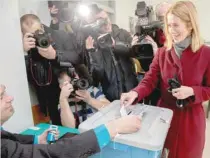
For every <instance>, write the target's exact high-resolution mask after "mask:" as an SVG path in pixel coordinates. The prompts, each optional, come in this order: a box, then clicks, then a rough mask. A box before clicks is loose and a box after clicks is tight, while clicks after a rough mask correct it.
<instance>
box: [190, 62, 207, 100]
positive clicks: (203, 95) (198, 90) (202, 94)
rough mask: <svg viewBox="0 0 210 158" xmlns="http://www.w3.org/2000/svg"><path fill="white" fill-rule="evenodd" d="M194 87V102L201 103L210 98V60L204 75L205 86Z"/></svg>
mask: <svg viewBox="0 0 210 158" xmlns="http://www.w3.org/2000/svg"><path fill="white" fill-rule="evenodd" d="M192 88H193V90H194V94H195V95H194V102H193V104H199V103H202V102H204V101H207V100H210V60H209V63H208V66H207V69H206V72H205V75H204V83H203V86H192Z"/></svg>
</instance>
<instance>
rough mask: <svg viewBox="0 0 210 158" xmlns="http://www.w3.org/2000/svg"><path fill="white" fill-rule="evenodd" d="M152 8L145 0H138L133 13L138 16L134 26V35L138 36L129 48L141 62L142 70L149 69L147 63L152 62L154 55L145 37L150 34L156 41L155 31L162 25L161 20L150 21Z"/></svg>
mask: <svg viewBox="0 0 210 158" xmlns="http://www.w3.org/2000/svg"><path fill="white" fill-rule="evenodd" d="M152 13H153V9H152V7H150V6H147V5H146V3H145V1H140V2H138V3H137V8H136V10H135V15H136V16H137V17H138V21H137V23H136V26H135V32H136V33H135V35H136V36H137V37H138V42H137V43H136V44H135V45H133V46H132V48H131V50H132V52H133V54H134V55H135V58H136V59H138V60H139V61H140V63H141V66H142V68H143V69H144V71H148V70H149V65H150V64H151V63H152V59H153V57H154V55H153V54H154V52H153V47H152V45H151V44H150V43H149V42H148V41H147V40H146V39H145V37H146V36H150V37H151V38H152V39H154V41H155V42H156V43H158V41H156V39H157V38H156V36H157V34H156V32H157V30H158V29H160V28H162V27H163V23H162V22H161V21H152V20H151V19H150V17H152V15H151V14H152Z"/></svg>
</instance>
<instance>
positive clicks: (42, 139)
mask: <svg viewBox="0 0 210 158" xmlns="http://www.w3.org/2000/svg"><path fill="white" fill-rule="evenodd" d="M50 131H51V132H53V133H54V134H55V140H58V137H59V131H55V130H52V129H47V130H46V131H44V132H43V133H42V134H41V135H40V136H38V144H47V143H48V142H47V135H48V133H49V132H50Z"/></svg>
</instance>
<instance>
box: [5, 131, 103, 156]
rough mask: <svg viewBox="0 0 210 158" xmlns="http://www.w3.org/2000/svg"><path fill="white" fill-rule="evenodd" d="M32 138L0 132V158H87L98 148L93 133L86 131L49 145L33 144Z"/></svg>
mask: <svg viewBox="0 0 210 158" xmlns="http://www.w3.org/2000/svg"><path fill="white" fill-rule="evenodd" d="M33 139H34V137H33V136H26V135H20V134H12V133H9V132H6V131H1V157H2V158H52V157H53V158H87V157H88V156H90V155H93V154H95V153H97V152H100V148H99V145H98V142H97V138H96V136H95V133H94V132H93V131H92V130H91V131H87V132H85V133H83V134H80V135H77V136H74V137H72V138H65V139H63V140H62V141H61V140H60V141H59V142H58V143H55V144H51V145H44V144H36V145H34V144H33Z"/></svg>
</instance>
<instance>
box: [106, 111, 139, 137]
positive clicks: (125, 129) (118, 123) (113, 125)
mask: <svg viewBox="0 0 210 158" xmlns="http://www.w3.org/2000/svg"><path fill="white" fill-rule="evenodd" d="M106 127H107V129H108V131H109V134H110V136H111V138H113V137H115V136H116V135H117V134H118V133H119V134H130V133H134V132H137V131H138V130H139V129H140V127H141V120H140V118H139V116H135V115H128V116H124V117H121V118H119V119H117V120H114V121H110V122H109V123H107V124H106Z"/></svg>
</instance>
